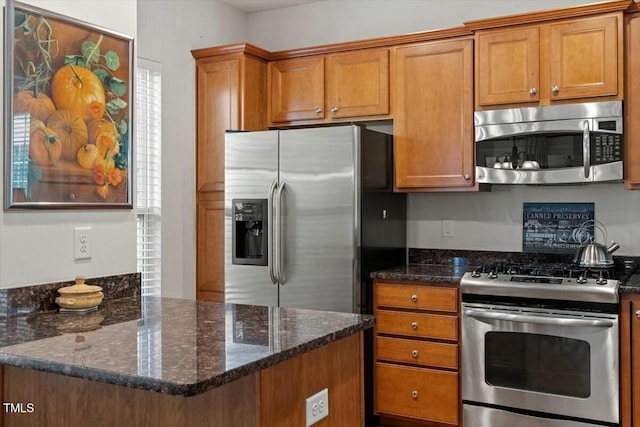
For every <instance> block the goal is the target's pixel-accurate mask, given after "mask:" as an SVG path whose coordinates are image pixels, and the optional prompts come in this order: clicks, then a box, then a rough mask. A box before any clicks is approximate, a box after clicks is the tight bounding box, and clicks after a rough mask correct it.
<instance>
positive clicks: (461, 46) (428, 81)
mask: <svg viewBox="0 0 640 427" xmlns="http://www.w3.org/2000/svg"><path fill="white" fill-rule="evenodd" d="M472 74H473V42H472V40H470V39H463V40H451V41H445V42H431V43H423V44H418V45H411V46H407V47H402V48H398V49H397V50H396V77H395V101H394V102H395V104H394V106H395V107H394V111H395V124H394V133H395V136H394V138H395V144H394V150H395V174H396V175H395V178H396V187H397V188H401V189H412V188H422V189H429V188H434V189H438V188H447V187H472V186H473V180H472V176H473V170H474V159H473V144H474V139H473V80H472V77H473V76H472Z"/></svg>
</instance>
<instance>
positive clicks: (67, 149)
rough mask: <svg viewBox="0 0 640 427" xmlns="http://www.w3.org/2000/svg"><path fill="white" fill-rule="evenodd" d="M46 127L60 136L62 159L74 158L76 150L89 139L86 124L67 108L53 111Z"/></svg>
mask: <svg viewBox="0 0 640 427" xmlns="http://www.w3.org/2000/svg"><path fill="white" fill-rule="evenodd" d="M47 127H49V128H50V129H52V130H53V131H54V132H55V133H56V134H57V135H58V137H59V138H60V141H61V142H62V158H63V159H66V160H75V159H76V155H77V154H78V150H80V148H82V146H84V145H85V144H86V143H87V142H88V141H89V136H88V132H87V125H86V124H85V123H84V121H82V119H81V118H80V117H78V116H77V115H75V114H73V113H72V112H71V111H69V110H58V111H56V112H55V113H53V114H52V115H51V117H49V120H48V121H47Z"/></svg>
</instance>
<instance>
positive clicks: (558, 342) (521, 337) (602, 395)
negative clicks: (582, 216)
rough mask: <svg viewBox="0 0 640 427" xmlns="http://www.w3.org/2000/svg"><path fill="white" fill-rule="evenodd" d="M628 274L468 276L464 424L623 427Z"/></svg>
mask: <svg viewBox="0 0 640 427" xmlns="http://www.w3.org/2000/svg"><path fill="white" fill-rule="evenodd" d="M627 270H628V269H627ZM627 270H624V271H619V270H617V269H616V268H615V267H611V268H606V269H584V268H575V267H573V266H563V265H544V266H522V265H514V264H507V263H499V264H492V265H489V266H485V267H483V268H482V269H479V270H476V271H473V272H467V273H465V274H464V276H463V277H462V279H461V282H460V288H461V292H462V398H463V405H464V425H465V427H513V426H523V427H524V426H526V427H593V426H618V425H619V419H620V416H619V370H618V311H619V303H618V287H619V285H620V277H621V274H624V273H625V272H626V271H627Z"/></svg>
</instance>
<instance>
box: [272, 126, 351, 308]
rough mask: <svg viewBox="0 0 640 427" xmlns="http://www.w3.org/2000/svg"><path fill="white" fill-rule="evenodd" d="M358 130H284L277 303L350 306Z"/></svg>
mask: <svg viewBox="0 0 640 427" xmlns="http://www.w3.org/2000/svg"><path fill="white" fill-rule="evenodd" d="M359 133H360V128H358V127H357V126H342V127H331V128H316V129H296V130H287V131H281V132H280V186H281V187H282V186H284V187H282V188H283V191H282V194H281V197H279V200H278V201H277V203H280V206H281V213H282V215H281V218H280V221H281V224H282V227H281V233H280V236H279V238H280V239H281V240H280V242H281V245H282V247H281V251H282V253H283V255H284V256H283V257H282V259H281V265H280V268H279V271H280V276H281V278H282V279H283V280H282V282H284V284H282V283H281V285H280V305H281V306H283V307H296V308H309V309H318V310H332V311H343V312H353V311H355V307H354V282H355V280H356V278H355V272H354V271H355V270H356V265H357V259H356V247H357V240H358V239H357V236H358V231H357V228H358V227H357V218H358V211H357V208H356V206H357V204H356V203H357V199H358V196H359V194H358V192H357V191H356V188H358V186H357V178H356V177H357V173H356V172H357V168H358V163H357V162H356V160H357V159H358V158H359V156H358V155H356V153H357V152H358V150H359Z"/></svg>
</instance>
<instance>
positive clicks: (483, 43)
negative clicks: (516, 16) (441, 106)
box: [476, 27, 540, 105]
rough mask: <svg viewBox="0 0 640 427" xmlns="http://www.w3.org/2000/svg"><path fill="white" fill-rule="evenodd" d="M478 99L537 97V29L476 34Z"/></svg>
mask: <svg viewBox="0 0 640 427" xmlns="http://www.w3.org/2000/svg"><path fill="white" fill-rule="evenodd" d="M477 43H478V46H477V55H476V60H477V71H476V79H477V84H478V103H479V104H480V105H495V104H510V103H522V102H537V101H538V100H539V99H540V96H539V91H540V74H539V68H540V67H539V63H540V29H539V28H538V27H528V28H518V29H516V30H499V31H487V32H484V33H479V34H478V36H477Z"/></svg>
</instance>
